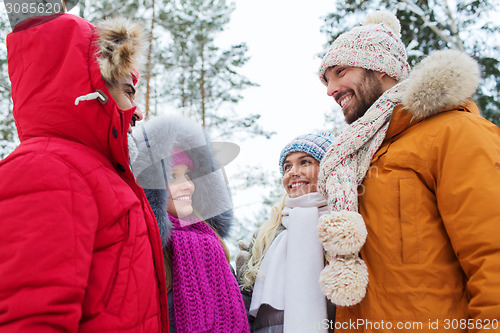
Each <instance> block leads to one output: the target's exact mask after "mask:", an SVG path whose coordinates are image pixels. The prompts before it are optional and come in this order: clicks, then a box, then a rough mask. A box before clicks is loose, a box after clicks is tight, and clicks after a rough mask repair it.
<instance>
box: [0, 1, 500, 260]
mask: <svg viewBox="0 0 500 333" xmlns="http://www.w3.org/2000/svg"><path fill="white" fill-rule="evenodd" d="M241 1H245V0H241ZM246 1H250V0H246ZM269 1H278V0H269ZM292 1H293V0H292ZM313 1H322V2H326V0H313ZM282 2H283V4H284V5H286V3H287V2H285V1H282ZM328 2H329V3H331V9H332V11H331V12H325V13H324V14H323V15H322V17H321V20H322V22H323V23H322V26H321V30H320V31H321V33H322V34H323V36H324V41H323V42H322V43H318V45H317V48H316V49H315V50H311V51H312V52H313V53H314V54H317V57H318V59H320V57H322V55H323V54H324V52H325V51H326V50H327V48H328V46H329V45H330V44H331V42H332V41H333V40H334V39H335V38H336V37H337V36H338V35H339V34H341V33H342V32H344V31H346V30H348V29H351V28H352V27H354V26H355V25H357V24H359V21H360V20H361V18H362V17H364V16H365V15H366V13H368V12H371V11H374V10H379V9H387V10H389V11H391V12H393V13H395V14H396V15H397V17H398V18H399V19H400V21H401V25H402V36H403V42H404V43H405V45H407V50H408V54H409V57H410V65H415V64H416V63H417V62H418V61H420V60H421V59H422V58H423V57H424V56H426V55H428V54H429V53H431V52H432V51H434V50H438V49H444V48H455V49H459V50H463V51H465V52H466V53H468V54H469V55H471V56H473V57H474V58H475V59H476V60H477V61H478V62H479V63H480V66H481V70H482V82H481V85H480V89H479V90H478V91H477V93H476V96H475V101H476V102H477V104H478V106H479V108H480V110H481V111H482V113H483V115H484V117H486V118H487V119H489V120H490V121H492V122H493V123H495V124H496V125H497V126H498V125H500V64H499V58H500V53H499V51H500V24H499V22H500V20H499V19H500V8H499V5H500V0H476V1H471V0H463V1H462V0H370V1H362V0H346V1H328ZM237 5H238V1H237V2H235V3H234V2H230V1H226V0H141V1H131V0H101V1H96V0H80V1H79V2H78V4H77V5H76V7H75V8H73V10H72V11H71V12H72V13H73V14H75V15H79V16H81V17H84V18H86V19H88V20H89V21H91V22H93V23H96V22H97V21H99V20H101V19H103V18H106V17H109V16H113V15H115V14H122V15H124V16H127V17H130V18H133V19H135V20H139V21H141V22H142V24H143V26H144V27H145V29H146V31H147V35H148V44H147V48H146V52H147V58H146V61H145V64H144V74H143V75H142V83H140V86H139V93H138V94H137V96H138V104H139V105H140V106H141V108H142V110H143V112H144V113H145V115H146V118H148V117H154V116H156V115H158V114H161V113H164V112H166V111H165V110H169V112H177V113H181V114H183V115H185V116H186V117H189V118H191V119H193V120H195V121H197V122H199V123H200V124H202V125H203V126H204V127H205V129H206V131H207V132H208V133H209V136H210V137H211V138H212V140H214V141H229V142H236V143H239V142H246V141H249V140H252V139H255V138H260V139H261V140H260V141H259V142H272V140H273V138H274V137H275V135H276V132H277V131H279V130H280V128H279V126H278V124H264V123H263V122H262V121H261V115H262V112H263V111H264V110H260V109H256V110H255V111H254V112H241V111H240V110H238V109H237V106H238V103H240V102H241V101H242V99H243V98H244V96H243V92H244V91H245V90H246V89H249V88H252V89H262V88H261V87H260V86H259V84H260V83H259V82H253V81H251V80H250V79H248V78H247V77H246V76H245V75H243V74H242V73H243V69H244V67H245V65H246V64H247V62H248V61H249V59H250V58H249V55H248V54H249V49H248V46H247V44H246V43H245V40H241V42H239V43H237V44H234V45H230V46H221V43H219V42H218V41H219V38H220V36H221V33H222V32H223V31H224V30H225V29H227V26H228V24H229V22H230V20H231V15H232V13H233V11H234V10H235V8H236V6H237ZM308 5H309V2H308V3H307V4H303V6H308ZM311 5H312V4H311ZM261 10H262V11H266V8H265V7H262V8H261ZM258 20H259V17H256V18H255V24H258ZM297 24H300V22H297ZM249 29H251V27H249ZM10 31H11V27H10V24H9V21H8V17H7V13H6V11H5V9H4V8H0V40H1V43H0V159H2V158H4V157H6V156H7V155H8V154H9V153H10V152H11V151H12V150H14V149H15V147H16V146H17V145H18V144H19V141H18V138H17V133H16V129H15V124H14V120H13V118H12V101H11V99H10V81H9V77H8V72H7V50H6V45H5V38H6V36H7V34H8V33H9V32H10ZM270 38H272V34H271V36H270ZM290 93H291V94H294V92H293V91H291V92H290ZM265 102H266V101H263V103H265ZM331 104H332V109H331V110H330V112H325V114H324V119H323V121H322V122H321V123H318V126H317V130H328V131H331V132H334V133H338V131H339V130H340V129H341V128H342V127H343V126H344V125H343V120H342V117H341V116H340V113H339V111H338V110H337V109H335V106H334V105H333V104H334V103H333V102H332V103H331ZM172 110H173V111H172ZM302 111H303V110H289V113H291V114H294V115H296V116H297V115H300V114H301V112H302ZM339 116H340V117H339ZM298 121H299V122H300V119H299V120H298ZM296 134H297V135H298V134H303V133H302V132H301V131H300V130H298V131H297V133H296ZM290 139H291V138H290ZM264 149H265V148H264ZM276 160H277V156H276ZM228 176H229V177H230V181H229V185H230V188H231V192H232V194H233V197H237V198H241V197H243V198H247V200H249V199H248V198H251V200H252V201H255V200H257V201H258V204H257V205H252V208H251V209H249V208H248V205H247V204H246V203H245V199H238V200H235V221H234V227H233V231H232V234H231V237H230V238H229V239H227V242H228V246H229V248H230V251H231V254H232V257H233V259H234V257H235V256H236V254H237V252H238V250H237V246H236V243H237V241H238V240H240V239H245V240H249V239H250V237H251V234H252V233H253V232H254V231H255V230H256V229H257V228H258V226H259V225H260V224H262V223H263V222H264V221H265V219H266V217H267V216H268V213H269V210H270V208H271V206H272V205H273V204H274V203H276V202H277V201H278V200H279V197H281V196H282V195H283V194H284V191H283V190H282V188H281V187H280V179H279V173H278V170H277V169H273V170H269V169H266V168H263V167H261V166H260V163H259V160H258V158H256V159H254V160H253V161H249V162H247V163H245V165H244V166H243V167H238V172H236V173H233V174H231V175H228Z"/></svg>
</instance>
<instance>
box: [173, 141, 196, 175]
mask: <svg viewBox="0 0 500 333" xmlns="http://www.w3.org/2000/svg"><path fill="white" fill-rule="evenodd" d="M179 164H186V165H187V166H188V167H189V169H190V170H193V161H192V160H191V158H189V155H188V154H187V153H186V152H185V151H184V150H182V149H181V148H179V147H174V149H173V150H172V167H175V166H176V165H179Z"/></svg>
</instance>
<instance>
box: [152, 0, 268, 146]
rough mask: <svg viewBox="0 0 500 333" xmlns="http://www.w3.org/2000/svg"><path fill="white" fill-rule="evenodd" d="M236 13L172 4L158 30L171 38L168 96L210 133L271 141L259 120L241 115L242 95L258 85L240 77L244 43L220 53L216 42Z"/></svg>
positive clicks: (202, 4)
mask: <svg viewBox="0 0 500 333" xmlns="http://www.w3.org/2000/svg"><path fill="white" fill-rule="evenodd" d="M233 9H234V8H233V7H232V6H229V5H227V4H226V0H187V1H186V0H171V1H170V2H169V3H168V4H167V6H166V10H165V11H164V12H163V13H161V14H160V20H159V22H160V24H161V25H162V26H163V27H164V28H165V29H166V30H167V31H169V33H170V34H171V37H172V41H173V42H172V48H171V49H170V52H171V53H170V54H169V58H168V60H169V61H167V62H166V63H165V68H166V69H168V70H169V74H170V75H171V76H170V80H169V82H168V83H167V85H168V92H167V93H166V95H167V96H168V97H169V100H170V101H171V102H173V103H174V104H175V106H176V107H179V108H184V109H188V110H190V112H191V115H193V117H194V118H195V119H196V120H197V121H199V122H200V123H201V124H202V125H203V127H205V128H206V129H207V130H209V132H212V133H213V132H215V133H216V135H217V136H222V137H225V138H228V137H233V136H234V134H236V133H237V132H240V133H241V130H243V131H244V132H247V133H251V134H257V135H264V136H266V137H268V138H269V137H270V136H271V135H272V133H268V132H266V131H264V130H263V129H262V128H260V127H259V126H258V124H257V120H258V119H259V117H260V116H259V115H256V114H252V115H247V116H242V115H237V114H236V113H235V111H234V109H233V106H234V105H235V104H236V103H238V101H240V100H241V98H242V95H241V93H240V92H241V91H242V90H244V89H245V88H248V87H252V86H255V85H256V84H255V83H253V82H251V81H250V80H248V79H247V78H246V77H244V76H243V75H241V74H239V73H238V69H239V68H241V67H242V66H243V65H245V63H246V62H247V61H248V56H246V53H247V51H248V49H247V46H246V44H245V43H241V44H238V45H233V46H231V47H229V48H228V49H225V50H223V49H221V48H220V47H219V46H217V44H216V37H217V36H218V34H219V33H220V32H221V31H223V30H224V29H225V27H226V25H227V23H229V19H230V15H231V13H232V11H233Z"/></svg>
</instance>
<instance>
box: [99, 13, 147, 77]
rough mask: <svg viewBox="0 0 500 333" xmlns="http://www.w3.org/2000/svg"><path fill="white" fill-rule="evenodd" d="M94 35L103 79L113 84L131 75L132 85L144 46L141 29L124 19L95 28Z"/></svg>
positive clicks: (108, 21) (103, 23)
mask: <svg viewBox="0 0 500 333" xmlns="http://www.w3.org/2000/svg"><path fill="white" fill-rule="evenodd" d="M97 31H98V35H99V38H98V39H97V45H98V55H99V67H100V69H101V75H102V78H103V79H104V80H105V81H106V82H108V83H110V84H115V83H116V82H118V79H119V78H121V77H123V76H125V75H127V74H129V73H134V74H135V75H136V77H135V78H134V84H135V82H136V80H137V73H138V70H139V67H140V63H141V57H142V53H143V46H144V42H145V37H144V31H143V29H142V27H141V26H140V25H139V24H137V23H134V22H132V21H130V20H129V19H126V18H124V17H115V18H112V19H108V20H106V21H103V22H101V23H100V24H98V26H97Z"/></svg>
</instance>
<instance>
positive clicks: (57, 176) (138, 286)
mask: <svg viewBox="0 0 500 333" xmlns="http://www.w3.org/2000/svg"><path fill="white" fill-rule="evenodd" d="M140 43H141V32H140V29H138V27H137V26H135V25H133V24H132V23H131V22H129V21H126V20H122V19H115V20H112V21H108V22H106V23H105V24H103V25H102V26H100V27H99V28H96V27H95V26H93V25H92V24H90V23H89V22H87V21H86V20H84V19H81V18H78V17H76V16H73V15H69V14H58V15H56V16H52V17H49V18H47V17H44V18H31V19H27V20H24V21H22V22H20V23H19V24H17V25H16V27H15V29H14V31H13V33H11V34H10V35H9V36H8V38H7V48H8V64H9V75H10V80H11V83H12V99H13V101H14V111H13V112H14V118H15V121H16V126H17V130H18V134H19V138H20V141H21V144H20V146H19V147H18V148H17V149H16V150H15V151H14V152H12V153H11V154H10V155H9V156H8V157H6V158H5V159H4V160H2V161H0V216H1V217H0V331H2V332H3V331H6V332H56V331H64V332H86V331H92V332H96V331H100V332H104V331H106V332H116V331H119V332H168V319H167V313H168V312H167V304H166V293H165V282H164V279H165V277H164V268H163V258H162V252H161V242H160V236H159V232H158V227H157V224H156V221H155V219H154V216H153V214H152V211H151V209H150V207H149V205H148V203H147V200H146V198H145V196H144V192H143V190H142V189H141V188H140V187H139V186H138V185H137V184H136V182H135V178H134V176H133V174H132V172H131V170H130V168H129V156H128V147H127V133H128V131H129V129H130V126H131V125H133V124H134V122H135V120H138V119H141V118H142V116H141V114H140V112H139V111H138V109H137V107H136V106H135V102H134V99H133V98H134V95H135V87H134V85H135V83H136V82H137V81H136V80H137V72H136V70H135V68H137V64H138V57H139V51H138V50H139V45H140Z"/></svg>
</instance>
